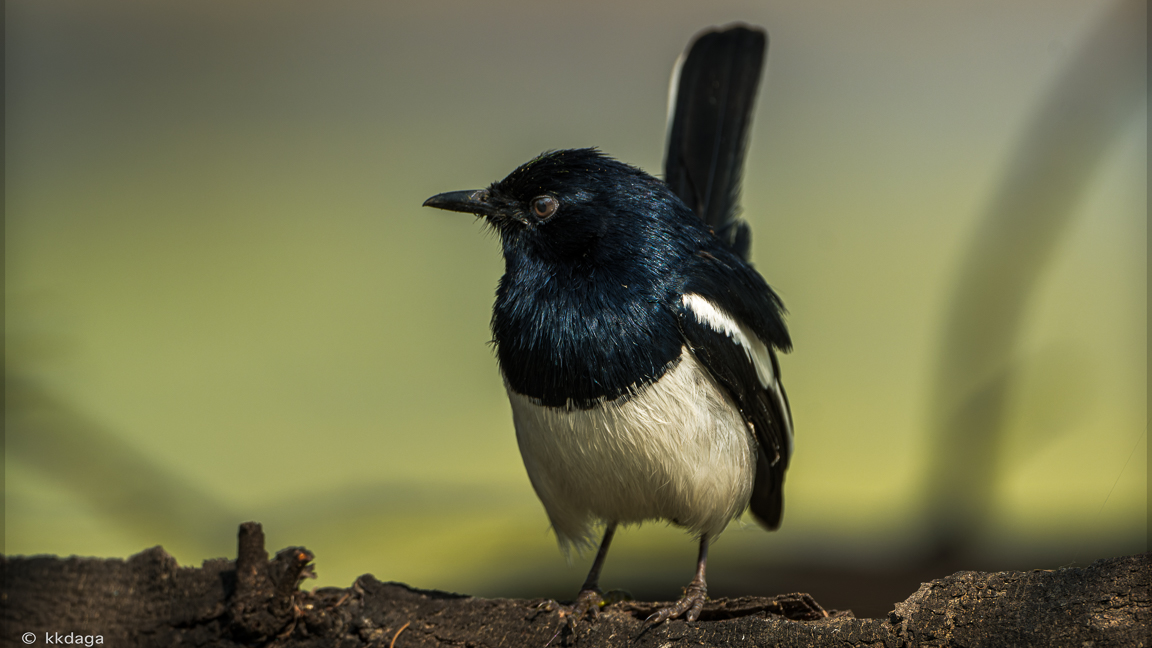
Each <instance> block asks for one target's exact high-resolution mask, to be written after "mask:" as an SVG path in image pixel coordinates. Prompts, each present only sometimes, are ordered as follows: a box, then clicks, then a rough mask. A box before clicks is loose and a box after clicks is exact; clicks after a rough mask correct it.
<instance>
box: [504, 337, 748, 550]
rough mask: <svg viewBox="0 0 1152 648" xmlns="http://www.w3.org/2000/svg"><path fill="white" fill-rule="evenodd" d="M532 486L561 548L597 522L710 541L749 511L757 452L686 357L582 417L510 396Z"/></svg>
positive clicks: (729, 406)
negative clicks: (681, 532)
mask: <svg viewBox="0 0 1152 648" xmlns="http://www.w3.org/2000/svg"><path fill="white" fill-rule="evenodd" d="M508 398H509V400H510V401H511V403H512V418H513V421H514V422H515V425H516V439H517V441H518V442H519V444H520V454H521V456H522V457H523V458H524V467H525V468H527V469H528V477H529V479H531V480H532V486H533V487H534V488H535V489H536V494H537V495H538V496H539V497H540V501H541V502H543V503H544V508H545V510H546V511H547V512H548V517H549V518H550V519H551V521H552V528H553V529H554V530H555V531H556V535H557V537H558V538H559V540H560V543H561V545H563V546H565V547H566V546H568V545H569V544H577V545H589V544H592V543H594V542H595V541H596V540H598V538H596V537H595V535H594V534H595V533H596V525H597V523H599V522H613V521H614V522H619V523H621V524H627V523H637V522H643V521H644V520H654V519H663V520H669V521H672V522H673V523H675V524H677V525H680V526H682V527H685V528H686V529H688V530H689V531H692V532H693V533H695V534H697V535H703V534H708V535H709V536H710V537H715V536H716V535H717V534H719V533H720V532H721V531H723V530H724V527H725V526H727V525H728V522H729V521H731V520H732V519H733V518H735V517H737V516H739V515H740V514H741V513H742V512H743V511H744V509H745V508H746V507H747V506H748V500H749V498H750V497H751V493H752V481H753V478H754V476H755V470H756V445H755V441H754V440H753V438H752V433H751V431H750V430H749V429H748V426H747V425H746V424H745V422H744V419H743V417H741V415H740V412H739V411H738V410H737V409H736V406H735V405H734V404H733V402H732V400H731V399H730V398H729V397H728V396H727V394H725V393H724V391H723V390H722V389H721V388H720V386H719V385H717V384H716V381H715V380H713V379H712V377H711V375H710V374H709V373H708V372H707V370H705V369H704V368H703V367H702V366H700V364H699V363H698V362H697V361H696V358H695V356H693V355H692V353H691V352H690V351H688V350H687V349H685V350H684V351H683V352H682V353H681V355H680V359H679V362H678V364H677V365H676V366H675V367H674V368H673V369H672V370H671V371H669V372H668V373H666V374H664V376H663V377H662V378H660V380H659V381H657V382H655V383H653V384H652V385H649V386H648V387H646V388H644V389H642V390H641V391H640V392H639V393H637V394H634V395H632V396H630V397H626V398H621V399H617V400H616V401H609V402H604V403H599V404H597V405H595V406H594V407H592V408H590V409H587V410H580V409H575V408H572V409H566V408H562V407H544V406H542V405H537V404H535V403H533V402H532V400H531V399H529V398H528V397H525V396H521V395H519V394H516V393H513V392H512V391H509V392H508Z"/></svg>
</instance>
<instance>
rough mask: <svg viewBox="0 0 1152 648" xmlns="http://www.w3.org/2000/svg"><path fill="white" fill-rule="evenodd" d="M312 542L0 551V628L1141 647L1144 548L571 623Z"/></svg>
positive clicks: (548, 610) (50, 638)
mask: <svg viewBox="0 0 1152 648" xmlns="http://www.w3.org/2000/svg"><path fill="white" fill-rule="evenodd" d="M311 560H312V555H311V553H309V552H308V551H307V550H305V549H302V548H299V547H290V548H288V549H285V550H283V551H281V552H279V553H278V554H277V555H276V557H275V558H273V559H272V560H269V559H268V555H267V553H266V552H265V551H264V536H263V532H262V531H261V530H260V526H259V525H258V524H254V523H248V524H245V525H243V526H242V527H241V531H240V544H239V552H238V556H237V560H235V561H231V560H223V559H220V560H211V561H207V562H205V563H204V565H203V566H202V567H200V568H186V567H180V566H179V565H178V564H177V563H176V561H175V560H174V559H173V558H172V557H171V556H169V555H168V554H167V553H166V552H165V551H164V550H163V549H161V548H160V547H155V548H153V549H149V550H147V551H144V552H142V553H140V554H137V555H135V556H132V557H131V558H129V559H127V560H119V559H110V560H101V559H86V558H85V559H82V558H65V559H62V558H57V557H53V556H38V557H31V558H23V557H16V558H4V559H2V561H0V575H2V578H3V584H2V585H3V589H2V592H0V596H2V599H0V600H2V602H3V620H4V627H3V631H2V634H0V642H2V643H3V645H5V646H25V645H27V644H26V643H25V641H24V640H23V637H24V635H25V633H34V635H35V640H34V643H33V645H44V644H52V645H54V644H57V643H63V644H65V645H68V644H72V645H76V644H81V645H83V644H86V643H87V644H88V645H101V644H102V645H106V646H117V647H120V646H221V647H224V646H283V647H304V646H317V647H318V646H341V647H346V648H356V647H359V646H390V647H393V648H402V647H403V648H406V647H409V646H429V647H431V646H472V647H476V648H481V647H496V646H540V647H542V646H576V645H582V646H609V647H611V646H653V647H656V646H659V647H664V646H680V645H684V646H759V645H765V646H781V647H792V646H796V647H799V646H812V647H821V646H838V647H847V646H875V647H879V646H891V647H898V646H1076V647H1077V648H1080V647H1084V646H1092V647H1093V648H1099V647H1103V646H1136V647H1145V646H1149V627H1150V625H1152V623H1150V622H1152V602H1150V600H1149V598H1150V597H1149V592H1150V580H1152V569H1150V567H1152V565H1150V563H1152V554H1147V553H1145V554H1140V555H1137V556H1127V557H1122V558H1111V559H1106V560H1100V561H1097V562H1096V563H1094V564H1092V565H1090V566H1088V567H1085V568H1068V569H1057V570H1037V571H1030V572H999V573H978V572H959V573H956V574H953V575H951V576H947V577H944V578H940V579H937V580H934V581H932V582H930V583H924V584H923V585H922V586H921V587H920V589H919V590H918V591H917V592H915V593H914V594H912V595H911V596H910V597H908V599H907V600H905V601H904V602H902V603H897V604H896V605H895V610H894V611H893V612H892V613H890V614H889V616H888V618H884V619H857V618H854V617H853V616H852V614H851V612H825V611H824V610H822V609H821V608H820V606H819V605H817V604H816V602H815V601H813V600H812V599H811V597H809V596H808V595H805V594H791V595H785V596H777V597H771V598H760V597H744V598H738V599H719V600H713V601H709V602H708V604H707V605H706V607H705V608H704V612H703V614H702V615H701V616H700V620H699V621H697V622H695V623H686V622H684V621H680V620H674V621H671V622H668V623H664V624H662V625H659V626H649V625H648V624H646V623H645V622H644V619H645V618H646V617H647V616H648V615H649V614H650V613H651V612H652V611H653V610H654V609H655V608H656V607H657V604H655V603H643V602H637V601H625V602H618V603H614V604H612V605H609V606H607V607H606V608H604V610H603V611H602V612H601V613H600V616H599V617H598V618H597V619H595V620H585V621H582V622H580V623H579V624H578V625H576V626H575V627H572V626H571V625H569V624H568V623H567V622H566V620H565V619H564V618H563V617H562V616H561V615H560V613H559V610H558V608H557V607H556V606H555V605H554V604H552V603H550V602H547V601H538V600H537V601H530V600H512V599H480V598H473V597H469V596H463V595H459V594H450V593H446V592H439V591H430V590H419V589H414V588H411V587H409V586H407V585H403V584H400V583H382V582H380V581H378V580H376V579H375V578H373V577H372V576H362V577H360V578H359V579H357V581H356V582H355V583H353V585H352V586H351V587H349V588H347V589H339V588H321V589H317V590H314V591H310V592H308V591H299V590H298V585H299V583H300V581H301V579H302V578H303V577H305V576H306V575H307V574H308V570H309V562H310V561H311Z"/></svg>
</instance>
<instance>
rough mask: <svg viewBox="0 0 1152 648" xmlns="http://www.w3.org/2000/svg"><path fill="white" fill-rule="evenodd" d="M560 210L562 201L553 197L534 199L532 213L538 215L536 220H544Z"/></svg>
mask: <svg viewBox="0 0 1152 648" xmlns="http://www.w3.org/2000/svg"><path fill="white" fill-rule="evenodd" d="M559 208H560V201H558V200H556V199H555V198H553V197H552V196H547V195H545V196H536V197H535V198H533V199H532V213H533V214H536V218H539V219H540V220H544V219H546V218H549V217H551V216H552V214H555V213H556V210H557V209H559Z"/></svg>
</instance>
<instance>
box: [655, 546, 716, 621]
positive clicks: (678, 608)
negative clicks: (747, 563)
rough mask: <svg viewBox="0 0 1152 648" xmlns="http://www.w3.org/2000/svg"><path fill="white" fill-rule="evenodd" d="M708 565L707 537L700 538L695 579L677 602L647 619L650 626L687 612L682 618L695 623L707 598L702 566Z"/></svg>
mask: <svg viewBox="0 0 1152 648" xmlns="http://www.w3.org/2000/svg"><path fill="white" fill-rule="evenodd" d="M707 563H708V536H707V535H703V536H700V557H699V558H697V559H696V577H695V578H693V579H692V582H691V583H688V587H685V588H684V596H682V597H680V600H679V601H676V603H674V604H672V605H669V606H668V607H666V608H664V609H663V610H659V611H657V612H656V613H655V614H653V615H652V616H650V617H648V621H649V622H651V623H652V625H657V624H660V623H663V622H665V621H667V620H668V619H675V618H676V617H678V616H680V615H681V614H684V613H685V612H687V613H688V614H686V615H685V616H684V618H685V619H686V620H688V621H695V620H696V619H697V618H699V617H700V610H701V609H703V608H704V600H705V599H706V598H708V584H707V583H705V582H704V566H705V565H706V564H707Z"/></svg>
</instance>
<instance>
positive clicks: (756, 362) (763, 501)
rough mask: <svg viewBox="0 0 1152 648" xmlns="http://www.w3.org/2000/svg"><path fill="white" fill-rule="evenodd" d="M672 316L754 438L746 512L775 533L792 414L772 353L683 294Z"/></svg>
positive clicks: (721, 312) (703, 301)
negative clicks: (755, 447) (752, 474)
mask: <svg viewBox="0 0 1152 648" xmlns="http://www.w3.org/2000/svg"><path fill="white" fill-rule="evenodd" d="M677 315H678V317H679V323H680V330H681V334H682V335H683V336H684V341H685V343H686V344H687V345H688V347H689V349H690V350H691V351H692V353H693V354H694V355H695V356H696V358H697V359H698V360H699V361H700V362H701V364H703V365H704V366H705V367H706V368H707V369H708V371H709V372H710V373H711V374H712V376H713V377H714V378H715V379H716V381H717V382H718V383H720V385H722V386H723V387H724V388H725V389H726V390H727V391H728V393H729V395H730V396H731V397H732V400H733V401H734V402H735V403H736V406H737V407H739V408H740V412H741V414H742V415H743V416H744V420H745V422H747V423H748V425H749V426H750V427H751V428H752V431H753V433H754V434H755V437H756V441H757V444H758V445H759V452H758V453H757V460H756V481H755V484H754V485H753V488H752V500H751V502H750V504H749V508H750V509H751V510H752V514H753V515H754V516H756V518H757V519H758V520H759V521H760V522H761V523H762V524H764V526H766V527H768V528H769V529H775V528H776V527H778V526H779V525H780V516H781V513H782V512H783V506H784V498H783V484H784V472H785V470H786V469H787V467H788V460H789V457H790V456H791V454H792V414H791V410H790V408H789V406H788V396H787V394H785V393H784V385H783V384H782V383H781V382H780V365H779V364H778V363H777V361H776V352H775V350H774V349H773V348H772V346H771V344H769V343H765V341H764V340H763V339H762V338H761V337H760V336H759V335H757V334H756V333H755V332H754V331H753V329H752V328H751V327H750V326H748V325H747V324H745V323H743V322H741V321H740V320H739V319H738V318H737V317H736V316H734V315H733V314H732V313H731V312H729V311H727V310H725V309H724V308H723V307H722V306H720V305H719V304H718V303H717V302H716V301H713V300H711V299H708V298H707V297H705V296H703V295H700V294H697V293H691V292H689V293H685V294H683V295H682V296H681V298H680V302H679V305H678V308H677Z"/></svg>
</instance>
